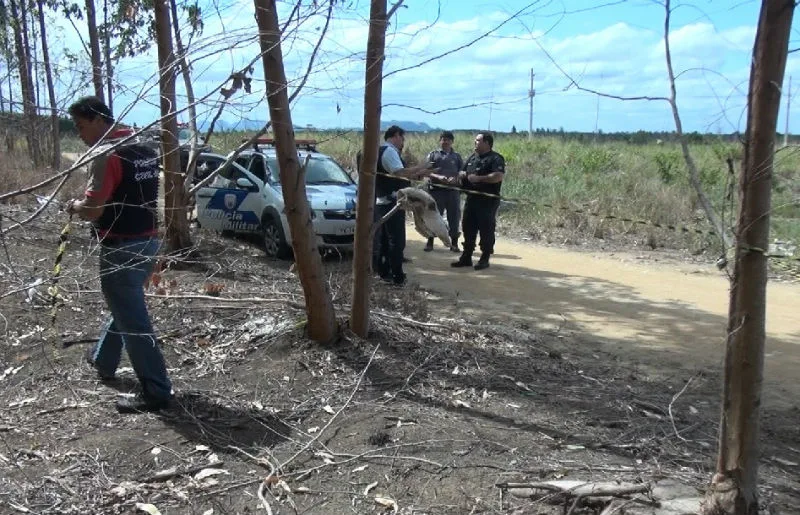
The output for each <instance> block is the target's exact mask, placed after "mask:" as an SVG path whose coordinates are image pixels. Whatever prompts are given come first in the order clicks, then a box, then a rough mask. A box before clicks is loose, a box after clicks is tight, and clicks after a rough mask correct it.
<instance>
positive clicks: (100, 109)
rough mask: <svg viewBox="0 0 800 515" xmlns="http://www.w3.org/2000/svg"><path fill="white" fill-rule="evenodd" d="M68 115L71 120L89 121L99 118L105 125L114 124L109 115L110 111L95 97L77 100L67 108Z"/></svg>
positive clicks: (112, 118) (111, 116) (112, 116)
mask: <svg viewBox="0 0 800 515" xmlns="http://www.w3.org/2000/svg"><path fill="white" fill-rule="evenodd" d="M69 115H70V116H71V117H73V118H80V119H82V120H90V121H91V120H94V119H95V118H97V117H98V116H99V117H100V118H102V119H103V121H104V122H106V123H109V124H112V123H114V115H112V114H111V109H109V108H108V106H107V105H106V104H105V102H103V101H102V100H100V99H99V98H97V97H95V96H89V97H82V98H79V99H78V100H77V101H76V102H75V103H74V104H72V105H71V106H69Z"/></svg>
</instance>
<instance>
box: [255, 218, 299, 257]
mask: <svg viewBox="0 0 800 515" xmlns="http://www.w3.org/2000/svg"><path fill="white" fill-rule="evenodd" d="M261 240H262V244H263V246H264V253H265V254H266V255H267V257H271V258H277V259H289V258H290V257H291V256H292V248H291V247H290V246H289V245H288V244H287V243H286V236H284V234H283V227H281V225H280V223H279V222H277V221H276V220H275V219H274V218H272V217H271V216H268V217H266V218H264V220H262V222H261Z"/></svg>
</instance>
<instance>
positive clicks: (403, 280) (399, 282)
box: [392, 274, 408, 286]
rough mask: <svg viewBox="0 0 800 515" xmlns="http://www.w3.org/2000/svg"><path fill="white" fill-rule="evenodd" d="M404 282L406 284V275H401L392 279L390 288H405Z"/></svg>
mask: <svg viewBox="0 0 800 515" xmlns="http://www.w3.org/2000/svg"><path fill="white" fill-rule="evenodd" d="M406 282H408V281H407V277H406V274H403V275H402V276H401V277H395V278H394V279H392V286H405V285H406Z"/></svg>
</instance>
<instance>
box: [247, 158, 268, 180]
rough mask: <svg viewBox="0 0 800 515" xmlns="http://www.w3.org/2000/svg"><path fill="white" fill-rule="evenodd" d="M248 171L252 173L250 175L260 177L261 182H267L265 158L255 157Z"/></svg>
mask: <svg viewBox="0 0 800 515" xmlns="http://www.w3.org/2000/svg"><path fill="white" fill-rule="evenodd" d="M247 169H248V170H249V171H250V173H252V174H253V175H255V176H256V177H258V179H259V180H260V181H261V182H267V180H266V173H265V167H264V158H263V157H261V156H259V155H254V156H253V157H252V159H251V160H250V165H249V166H248V167H247Z"/></svg>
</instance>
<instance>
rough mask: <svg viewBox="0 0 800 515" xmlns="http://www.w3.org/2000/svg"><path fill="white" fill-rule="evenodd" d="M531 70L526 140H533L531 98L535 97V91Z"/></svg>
mask: <svg viewBox="0 0 800 515" xmlns="http://www.w3.org/2000/svg"><path fill="white" fill-rule="evenodd" d="M534 77H535V75H534V73H533V68H531V89H529V90H528V98H529V99H530V110H529V112H528V139H529V140H530V139H533V97H534V96H536V90H535V89H533V78H534Z"/></svg>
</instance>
